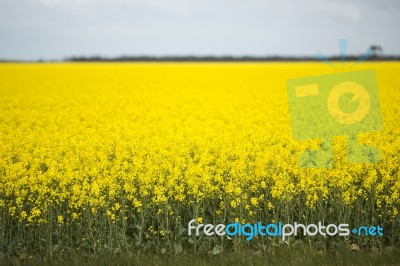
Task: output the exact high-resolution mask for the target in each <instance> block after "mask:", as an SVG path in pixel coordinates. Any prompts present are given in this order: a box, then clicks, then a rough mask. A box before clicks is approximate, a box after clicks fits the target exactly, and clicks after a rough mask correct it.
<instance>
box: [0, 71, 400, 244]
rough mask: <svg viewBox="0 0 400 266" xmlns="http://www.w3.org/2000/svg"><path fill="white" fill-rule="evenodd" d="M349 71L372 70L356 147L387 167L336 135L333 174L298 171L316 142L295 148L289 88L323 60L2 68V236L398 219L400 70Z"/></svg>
mask: <svg viewBox="0 0 400 266" xmlns="http://www.w3.org/2000/svg"><path fill="white" fill-rule="evenodd" d="M358 68H359V69H367V68H369V69H370V68H372V69H376V72H377V79H378V87H379V88H378V89H379V97H380V108H381V113H382V121H383V129H382V130H381V131H380V132H371V133H364V134H361V135H360V136H359V141H360V142H362V143H366V144H369V145H372V146H375V147H377V148H379V150H380V151H381V153H382V161H381V162H380V163H376V164H350V163H348V162H347V161H346V145H347V139H346V137H345V136H338V137H337V138H335V139H334V167H333V168H331V169H303V168H301V167H300V166H299V165H298V157H299V154H300V153H301V152H302V151H304V150H306V149H308V148H316V147H318V146H319V144H320V140H310V141H303V142H298V141H294V140H293V139H292V135H291V128H290V117H289V112H288V104H287V95H286V80H287V79H289V78H293V77H302V76H310V75H321V74H330V73H332V71H334V70H331V69H329V68H327V67H326V66H324V65H322V64H319V63H257V64H253V63H251V64H250V63H249V64H248V63H240V64H239V63H232V64H224V63H221V64H206V63H200V64H190V63H188V64H170V63H165V64H153V63H151V64H150V63H149V64H1V65H0V226H1V229H2V230H3V232H6V231H7V230H8V229H10V227H12V228H14V229H15V230H21V228H24V230H27V231H29V228H30V227H32V228H36V229H37V228H49V226H50V225H51V226H54V225H56V227H54V228H56V229H54V230H61V231H60V232H63V233H65V234H70V235H72V234H74V232H79V234H80V235H82V236H85V237H84V238H83V237H81V238H79V239H78V240H79V241H81V242H82V241H88V240H86V239H90V237H92V239H103V238H101V237H100V236H99V235H96V234H98V232H99V230H97V231H95V230H94V229H93V231H91V230H92V229H91V228H95V227H96V226H97V227H98V228H103V227H102V226H104V227H107V228H110V229H109V232H114V231H113V230H114V229H113V228H114V227H117V228H119V229H120V230H121V231H122V232H124V233H125V234H126V235H128V236H129V237H132V238H135V239H138V241H143V238H144V237H146V239H151V238H154V237H157V238H166V237H168V236H170V235H176V234H177V233H176V230H175V227H174V226H176V225H179V226H180V227H184V226H185V224H186V223H187V222H188V221H189V220H191V219H197V221H198V222H212V221H219V222H232V221H234V220H237V221H240V222H243V221H246V222H247V221H256V220H266V219H269V220H279V219H285V217H287V219H298V220H301V219H303V220H304V221H307V222H315V220H316V219H317V217H331V219H332V220H334V219H338V221H336V222H339V220H346V219H359V221H360V222H363V221H364V220H363V219H367V220H365V222H367V223H368V222H373V221H377V222H382V221H394V220H395V219H396V218H398V208H399V203H400V197H399V191H400V178H399V172H398V171H399V161H400V159H399V158H400V156H399V152H400V140H399V138H398V136H399V135H398V133H397V130H398V128H397V126H398V115H399V113H400V107H399V103H400V87H399V86H400V77H399V75H398V73H399V71H400V64H398V63H365V64H364V65H360V66H359V67H358ZM371 217H372V218H371ZM318 219H319V218H318ZM327 219H328V218H327ZM348 222H349V221H348ZM131 225H133V226H134V229H132V230H131V229H129V228H131ZM18 228H19V229H18ZM51 228H53V227H51ZM72 228H73V229H72ZM36 229H35V230H36ZM32 230H33V229H32ZM37 230H39V229H37ZM130 230H131V231H130ZM27 231H25V232H27ZM7 232H8V231H7ZM46 232H47V231H46ZM115 232H116V231H115ZM16 234H17V233H16ZM110 234H111V233H110ZM115 234H116V235H117V233H115ZM17 235H18V234H17ZM24 235H25V237H26V235H27V234H24ZM14 236H15V234H14V235H8V237H9V239H11V238H12V237H14ZM32 237H33V238H34V239H36V238H38V236H36V235H34V234H32ZM82 239H83V240H82ZM119 239H121V237H120V236H119ZM78 240H77V241H78ZM71 241H72V240H71ZM99 241H100V240H99ZM90 243H91V244H92V243H93V242H90ZM96 243H97V242H96ZM99 243H100V242H99ZM101 243H103V242H101ZM92 245H93V246H96V245H98V244H96V245H94V244H92Z"/></svg>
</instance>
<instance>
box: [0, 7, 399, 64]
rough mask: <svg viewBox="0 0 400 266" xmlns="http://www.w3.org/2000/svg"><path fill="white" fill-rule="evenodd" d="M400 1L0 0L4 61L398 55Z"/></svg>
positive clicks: (0, 45) (0, 56) (1, 55)
mask: <svg viewBox="0 0 400 266" xmlns="http://www.w3.org/2000/svg"><path fill="white" fill-rule="evenodd" d="M399 25H400V1H399V0H0V59H17V60H37V59H45V60H59V59H63V58H65V57H69V56H95V55H100V56H107V57H113V56H121V55H134V56H135V55H136V56H137V55H151V56H173V55H197V56H201V55H217V56H218V55H219V56H222V55H233V56H241V55H250V56H273V55H281V56H285V55H286V56H314V55H315V54H316V53H317V52H318V51H321V52H322V53H324V54H326V55H336V54H339V48H338V39H340V38H345V39H348V42H349V45H348V53H350V54H362V53H363V52H364V51H365V50H367V49H368V48H369V47H370V45H373V44H375V45H380V46H382V48H383V52H384V53H385V54H391V55H399V54H400V34H399Z"/></svg>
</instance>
